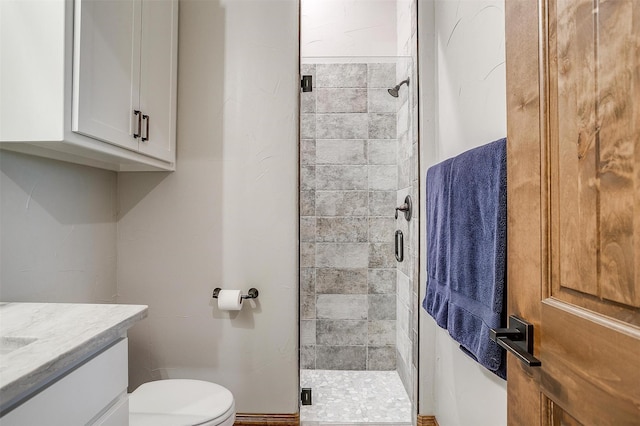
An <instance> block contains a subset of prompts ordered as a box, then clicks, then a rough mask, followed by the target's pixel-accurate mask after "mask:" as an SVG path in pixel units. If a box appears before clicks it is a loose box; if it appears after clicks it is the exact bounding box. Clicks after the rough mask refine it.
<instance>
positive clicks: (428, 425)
mask: <svg viewBox="0 0 640 426" xmlns="http://www.w3.org/2000/svg"><path fill="white" fill-rule="evenodd" d="M417 426H439V425H438V421H437V420H436V416H424V415H422V414H418V422H417Z"/></svg>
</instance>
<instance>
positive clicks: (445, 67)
mask: <svg viewBox="0 0 640 426" xmlns="http://www.w3.org/2000/svg"><path fill="white" fill-rule="evenodd" d="M419 14H420V17H419V22H420V27H419V32H420V33H419V37H420V44H419V46H420V75H421V77H420V91H421V94H420V96H421V103H420V107H421V119H420V121H421V148H422V150H421V152H422V164H421V172H420V176H421V179H422V182H423V199H425V198H424V178H425V175H426V170H427V168H428V167H429V166H430V165H432V164H435V163H437V162H439V161H442V160H444V159H446V158H449V157H452V156H455V155H457V154H459V153H461V152H463V151H466V150H468V149H471V148H473V147H476V146H479V145H482V144H484V143H488V142H491V141H493V140H495V139H499V138H502V137H504V136H506V82H505V67H504V0H473V1H462V2H460V1H453V0H421V1H420V3H419ZM422 204H423V205H422V206H421V209H422V213H421V215H422V217H426V216H425V214H424V203H422ZM423 222H424V221H423ZM422 227H423V233H422V235H424V223H423V224H422ZM424 240H425V239H424V238H423V239H422V242H421V244H422V249H421V250H422V258H423V259H421V260H422V267H421V282H422V283H424V282H425V273H424V271H425V269H424V268H425V265H424V256H425V254H426V247H425V246H424V245H425V242H424ZM424 290H425V289H424V284H422V289H421V292H422V294H421V300H422V298H423V297H424ZM420 315H421V318H420V413H421V414H435V415H436V418H437V419H438V423H439V424H440V425H441V426H458V425H459V426H465V425H471V424H473V425H478V426H485V425H486V426H499V425H506V422H507V420H506V412H507V410H506V382H505V381H503V380H501V379H499V378H497V376H495V375H494V374H492V373H490V372H488V371H487V370H485V369H484V368H483V367H481V366H480V365H479V364H477V363H475V362H474V361H472V360H471V359H470V358H469V357H467V356H466V355H464V354H463V353H462V352H461V351H460V349H459V348H458V344H457V343H456V342H454V341H453V339H451V338H450V337H449V335H448V333H447V331H446V330H442V329H441V328H439V327H438V326H437V325H436V324H435V322H434V321H433V319H432V318H431V317H430V316H429V315H428V314H426V312H425V311H424V310H423V309H421V311H420Z"/></svg>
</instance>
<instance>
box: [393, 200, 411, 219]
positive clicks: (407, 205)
mask: <svg viewBox="0 0 640 426" xmlns="http://www.w3.org/2000/svg"><path fill="white" fill-rule="evenodd" d="M398 211H401V212H404V218H405V219H406V220H411V196H410V195H407V196H406V197H405V199H404V204H402V205H401V206H400V207H396V219H397V218H398Z"/></svg>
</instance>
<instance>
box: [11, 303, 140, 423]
mask: <svg viewBox="0 0 640 426" xmlns="http://www.w3.org/2000/svg"><path fill="white" fill-rule="evenodd" d="M146 316H147V306H144V305H114V304H71V303H0V411H3V410H4V409H6V408H8V407H9V406H12V405H14V404H15V403H16V402H18V401H19V400H22V399H23V398H25V397H27V396H28V395H29V394H30V393H32V392H34V391H35V390H37V389H39V388H40V387H42V386H44V385H46V384H47V383H49V382H50V381H52V380H54V379H56V378H57V377H59V376H60V375H62V374H64V373H65V372H67V371H69V370H70V369H71V368H73V366H75V365H76V364H78V363H79V362H82V361H84V360H85V359H87V358H88V357H90V356H91V355H93V354H94V353H95V352H96V351H98V350H100V349H102V348H104V347H106V346H107V345H109V344H110V343H111V342H114V341H116V340H118V339H119V338H121V337H124V336H125V334H126V331H127V329H128V328H130V327H131V326H132V325H133V324H134V323H135V322H137V321H139V320H141V319H143V318H144V317H146Z"/></svg>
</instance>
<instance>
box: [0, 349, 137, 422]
mask: <svg viewBox="0 0 640 426" xmlns="http://www.w3.org/2000/svg"><path fill="white" fill-rule="evenodd" d="M127 362H128V361H127V339H126V338H125V339H121V340H120V341H118V343H115V344H114V345H113V346H111V347H109V348H107V349H105V350H103V351H100V352H99V353H97V354H96V355H95V356H94V357H92V358H90V359H89V360H88V361H86V362H84V363H81V364H80V365H78V366H76V367H75V368H74V369H72V370H71V371H70V372H69V373H67V374H65V375H64V376H63V377H62V378H60V379H58V380H57V381H55V382H54V383H53V384H52V385H50V386H48V387H45V388H44V390H42V391H41V392H39V393H36V394H35V395H34V396H32V397H31V398H29V399H27V400H26V401H25V402H24V403H22V404H21V405H20V406H18V407H17V408H15V409H13V410H12V411H10V412H9V413H7V414H6V415H4V416H2V417H1V418H0V424H1V425H2V426H26V425H49V426H68V425H114V426H115V425H118V426H126V425H128V424H129V420H128V419H129V404H128V397H127V383H128V377H127Z"/></svg>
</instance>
